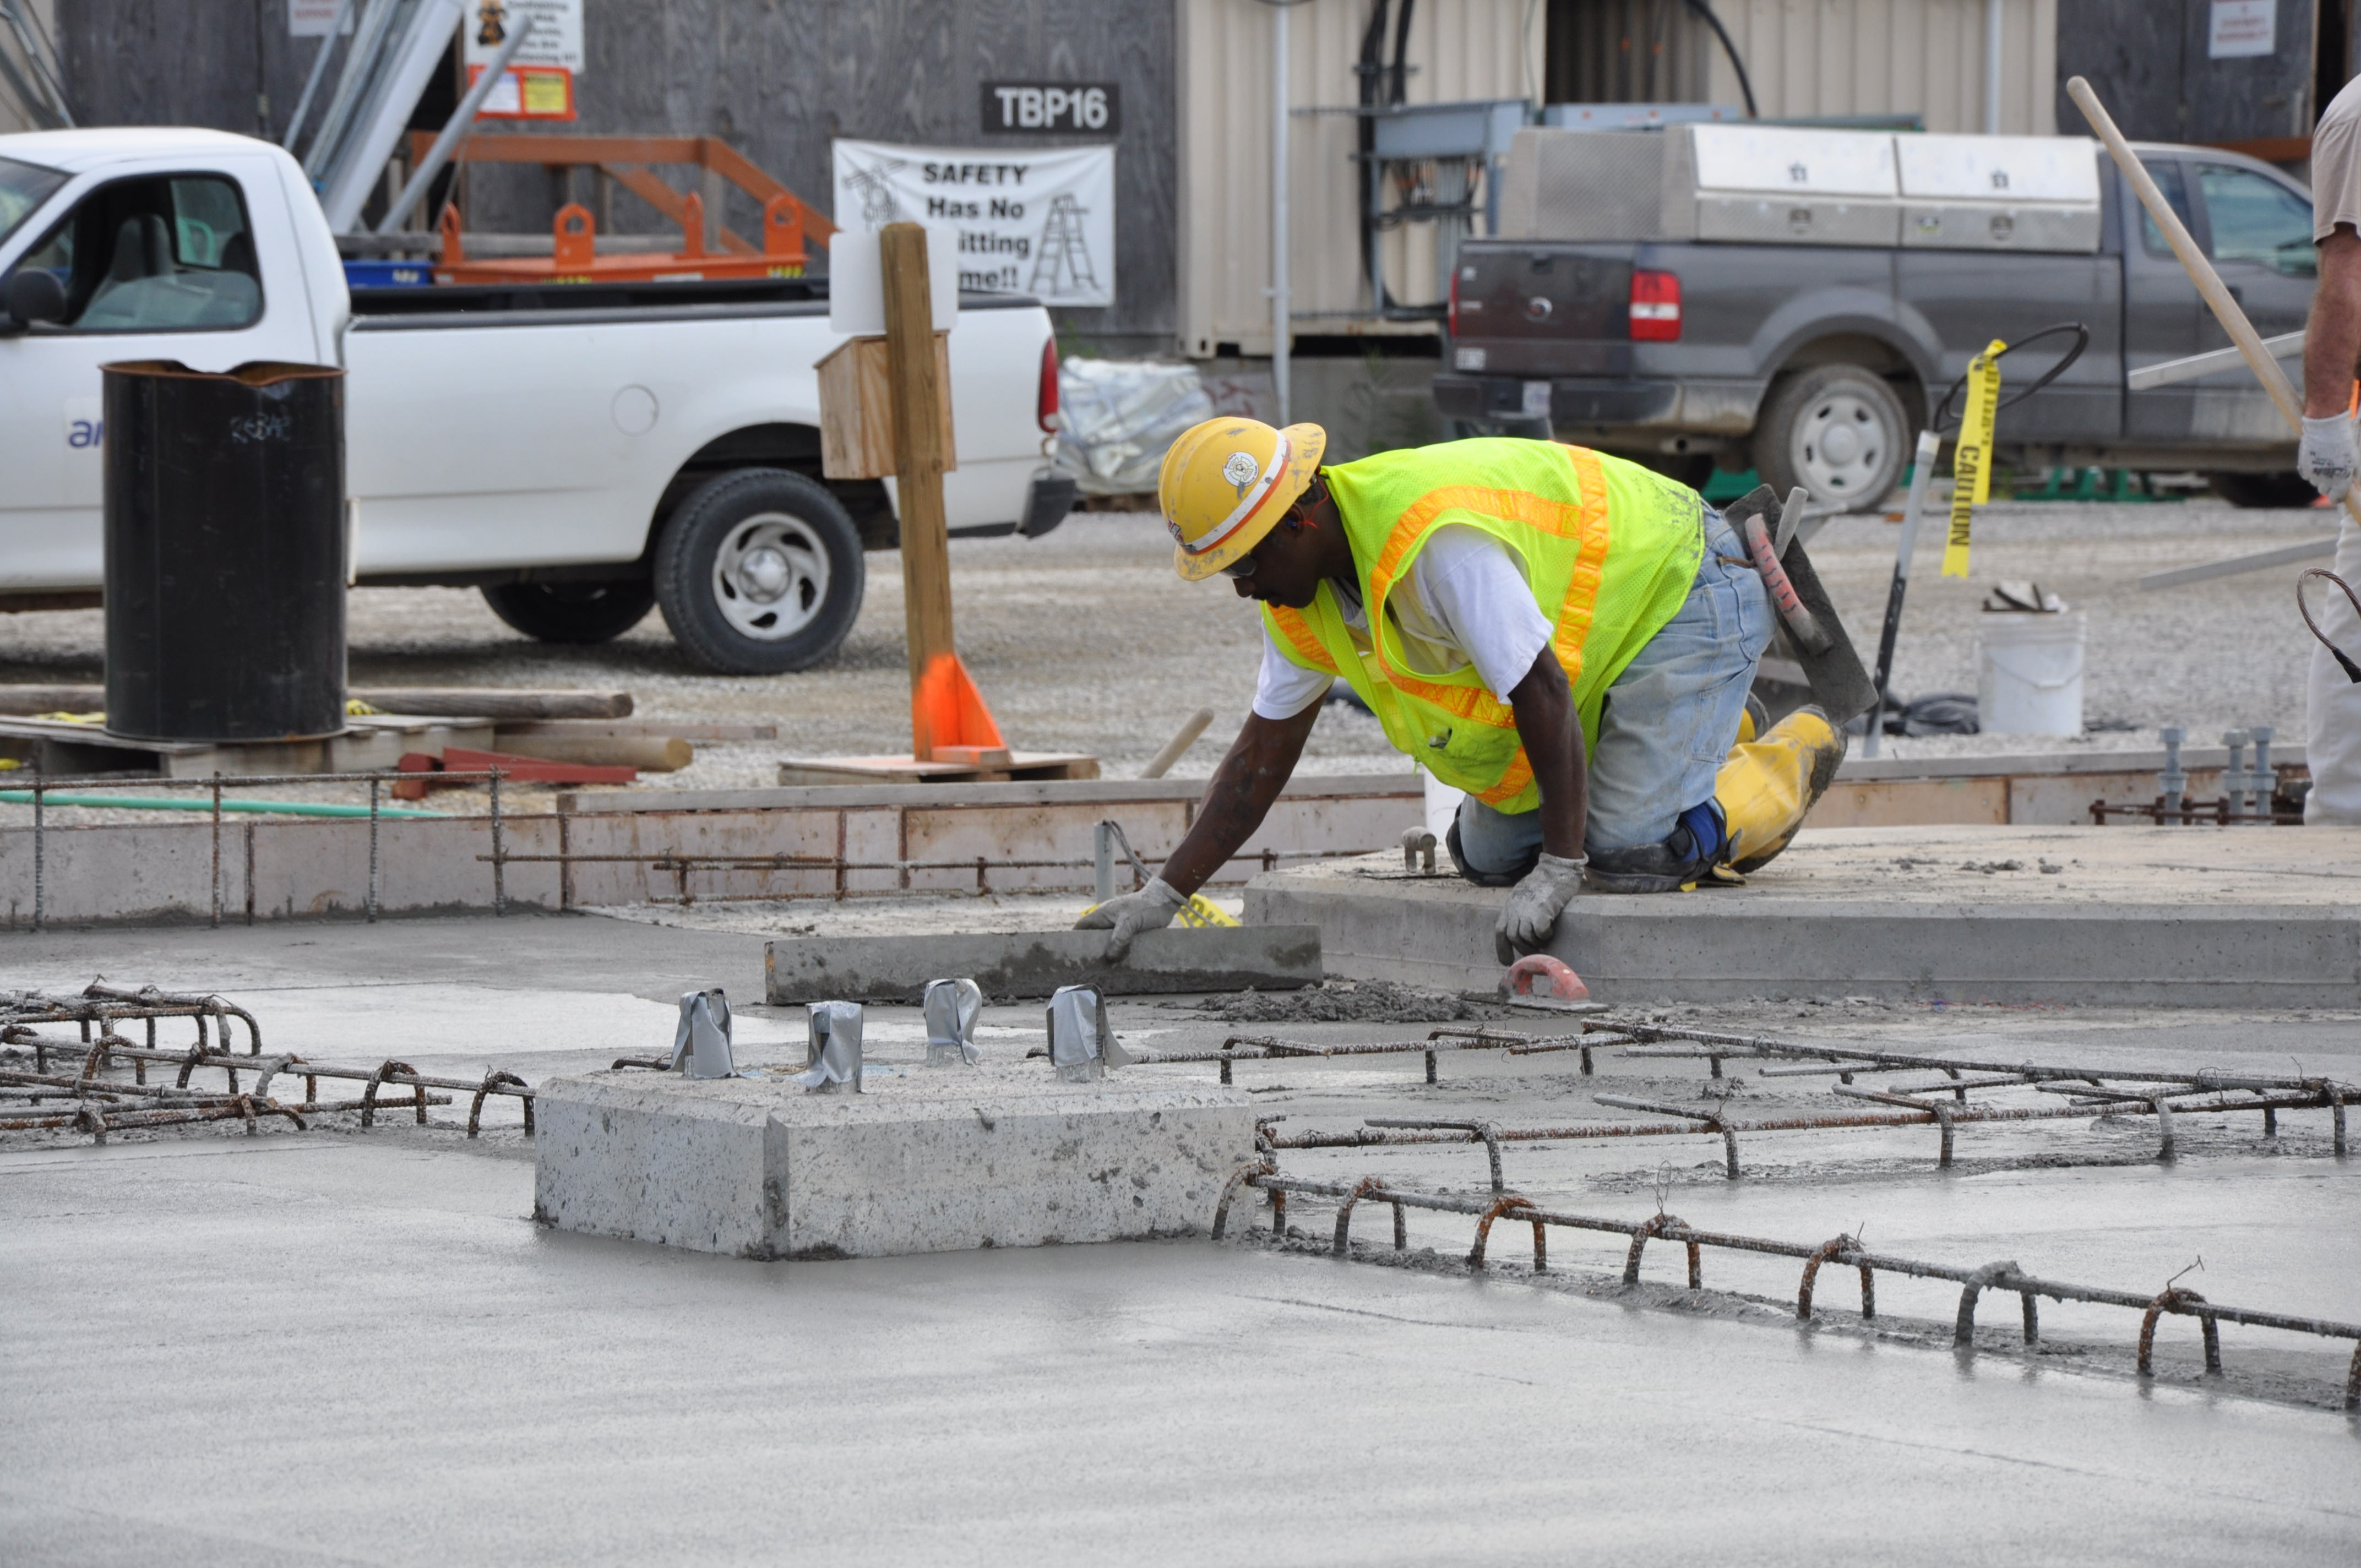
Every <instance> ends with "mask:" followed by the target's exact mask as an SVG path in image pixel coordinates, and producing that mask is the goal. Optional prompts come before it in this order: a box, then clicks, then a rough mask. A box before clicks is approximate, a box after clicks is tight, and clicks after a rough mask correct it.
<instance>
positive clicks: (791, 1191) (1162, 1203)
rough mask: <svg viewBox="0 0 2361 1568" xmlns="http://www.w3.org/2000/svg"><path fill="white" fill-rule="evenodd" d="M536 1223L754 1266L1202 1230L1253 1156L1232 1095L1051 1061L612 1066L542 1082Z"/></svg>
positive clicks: (1239, 1103) (1240, 1100)
mask: <svg viewBox="0 0 2361 1568" xmlns="http://www.w3.org/2000/svg"><path fill="white" fill-rule="evenodd" d="M539 1116H540V1132H539V1135H538V1136H537V1138H536V1139H535V1141H534V1151H535V1167H534V1180H533V1215H534V1217H535V1218H536V1219H538V1220H540V1221H541V1222H542V1223H544V1224H547V1225H552V1226H555V1228H557V1229H558V1230H562V1231H582V1232H587V1233H589V1234H594V1235H609V1236H622V1237H625V1238H627V1239H629V1240H632V1241H643V1242H657V1243H661V1244H663V1245H668V1246H677V1247H686V1248H688V1249H689V1250H691V1251H694V1252H714V1253H724V1254H728V1255H734V1256H738V1257H751V1258H833V1257H892V1256H897V1255H904V1254H908V1253H922V1252H960V1251H965V1250H968V1249H971V1248H975V1247H1007V1246H1043V1245H1050V1244H1053V1243H1075V1242H1107V1241H1133V1240H1143V1239H1148V1238H1151V1237H1157V1236H1178V1235H1197V1234H1204V1233H1205V1232H1206V1231H1207V1230H1209V1229H1210V1228H1211V1226H1212V1223H1213V1206H1214V1204H1215V1203H1216V1202H1217V1201H1219V1200H1220V1198H1221V1195H1222V1190H1223V1188H1224V1185H1225V1184H1226V1183H1227V1182H1228V1181H1229V1179H1230V1178H1231V1176H1233V1175H1234V1174H1235V1172H1236V1171H1237V1170H1238V1169H1239V1168H1241V1167H1243V1166H1246V1165H1250V1164H1252V1163H1253V1162H1254V1160H1255V1158H1256V1156H1255V1141H1254V1135H1255V1124H1254V1117H1255V1113H1254V1106H1253V1103H1252V1102H1250V1101H1249V1100H1248V1099H1247V1098H1246V1093H1245V1091H1243V1090H1235V1089H1222V1088H1219V1087H1213V1088H1197V1087H1180V1086H1172V1085H1170V1084H1153V1083H1149V1084H1132V1083H1115V1082H1109V1081H1105V1080H1101V1081H1098V1082H1092V1083H1067V1082H1061V1081H1060V1080H1057V1079H1055V1078H1053V1077H1051V1075H1050V1073H1049V1068H1048V1067H1047V1066H1034V1067H1031V1068H1030V1069H1028V1068H1027V1067H1023V1066H1002V1067H997V1068H990V1069H985V1068H964V1069H934V1070H923V1069H921V1070H915V1071H913V1070H908V1069H877V1068H872V1069H868V1071H866V1072H865V1073H864V1074H863V1075H862V1092H861V1093H859V1094H857V1095H852V1094H816V1093H812V1092H810V1091H807V1090H805V1089H804V1088H802V1087H801V1086H800V1085H798V1084H796V1083H794V1082H792V1081H790V1080H787V1079H786V1078H785V1077H784V1076H783V1075H774V1076H769V1077H763V1078H736V1079H721V1080H702V1081H700V1080H689V1079H686V1078H683V1077H679V1076H676V1075H675V1074H671V1073H646V1072H614V1073H597V1074H592V1075H589V1076H587V1077H581V1078H568V1079H560V1080H555V1081H554V1082H550V1083H545V1084H544V1085H542V1086H541V1090H540V1098H539Z"/></svg>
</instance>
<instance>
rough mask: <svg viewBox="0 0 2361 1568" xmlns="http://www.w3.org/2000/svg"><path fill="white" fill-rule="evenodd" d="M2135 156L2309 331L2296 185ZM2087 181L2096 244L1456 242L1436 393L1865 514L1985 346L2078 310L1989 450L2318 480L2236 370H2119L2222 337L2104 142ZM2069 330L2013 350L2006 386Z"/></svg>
mask: <svg viewBox="0 0 2361 1568" xmlns="http://www.w3.org/2000/svg"><path fill="white" fill-rule="evenodd" d="M2141 153H2142V158H2143V159H2144V160H2145V161H2146V162H2147V165H2148V167H2149V168H2150V170H2152V171H2153V172H2155V173H2156V175H2157V176H2158V181H2159V182H2160V183H2162V184H2163V185H2164V186H2165V188H2166V190H2167V191H2168V192H2169V193H2170V194H2172V195H2173V197H2174V199H2175V201H2176V204H2177V205H2178V206H2179V207H2180V211H2181V213H2182V214H2183V216H2184V218H2185V219H2186V220H2187V221H2188V223H2189V225H2190V227H2191V230H2192V232H2193V233H2194V234H2195V236H2196V237H2197V239H2198V242H2199V243H2200V244H2201V245H2203V246H2205V247H2207V248H2208V250H2209V253H2210V254H2211V255H2212V256H2213V259H2214V263H2215V265H2216V267H2217V268H2218V269H2220V270H2221V272H2222V274H2223V277H2224V280H2225V281H2226V282H2228V283H2230V284H2231V286H2232V287H2233V289H2234V291H2236V292H2237V293H2238V294H2239V295H2240V297H2241V299H2242V300H2243V302H2244V304H2245V308H2246V312H2247V313H2248V315H2249V316H2250V317H2251V318H2252V319H2253V321H2254V323H2255V326H2256V327H2257V330H2258V331H2260V332H2261V333H2262V334H2264V335H2266V336H2268V335H2271V334H2276V333H2283V332H2290V331H2293V330H2295V329H2296V328H2298V327H2300V326H2301V325H2302V324H2303V322H2304V318H2305V316H2306V315H2307V313H2309V311H2310V308H2311V299H2312V266H2313V257H2312V248H2311V244H2310V239H2311V235H2310V217H2311V199H2310V196H2309V194H2308V193H2307V192H2305V191H2304V189H2303V187H2302V186H2301V185H2300V184H2297V183H2296V182H2295V181H2292V180H2290V179H2289V178H2288V177H2287V176H2285V175H2283V174H2281V173H2279V171H2278V170H2274V169H2272V168H2271V167H2269V166H2268V165H2267V164H2263V163H2259V162H2257V161H2256V160H2254V159H2247V158H2243V157H2240V156H2238V155H2236V154H2233V153H2227V152H2221V151H2216V150H2213V149H2211V148H2189V147H2148V148H2142V149H2141ZM2100 181H2101V192H2102V198H2103V209H2104V210H2103V216H2102V223H2101V230H2100V233H2101V239H2100V245H2099V248H2098V250H2097V251H2096V253H2094V254H2073V253H2070V252H2068V253H2055V252H2051V253H2044V252H2033V251H2021V252H1994V251H1991V250H1943V249H1932V248H1910V247H1848V246H1829V245H1808V246H1807V245H1784V244H1730V243H1716V242H1708V241H1696V240H1683V241H1647V240H1639V241H1618V242H1605V241H1585V242H1571V241H1560V240H1547V239H1518V238H1513V237H1502V238H1497V239H1483V240H1472V241H1469V242H1467V243H1466V244H1465V245H1463V246H1462V247H1461V249H1460V252H1459V260H1458V267H1457V270H1456V273H1455V277H1454V280H1453V300H1452V309H1451V316H1450V323H1449V336H1448V342H1447V345H1446V350H1445V364H1446V367H1447V368H1446V369H1445V371H1444V374H1442V375H1439V376H1438V377H1436V378H1435V382H1434V398H1435V402H1436V405H1437V408H1438V410H1439V411H1441V412H1442V413H1443V414H1444V416H1446V417H1447V418H1451V419H1454V420H1456V421H1459V422H1462V423H1463V425H1464V426H1466V427H1468V428H1480V427H1491V428H1508V429H1532V428H1534V427H1535V425H1536V424H1537V423H1538V422H1541V421H1543V420H1546V421H1547V422H1548V424H1549V426H1550V428H1551V429H1553V430H1554V433H1556V434H1557V435H1558V436H1559V437H1560V438H1562V439H1566V440H1574V441H1581V442H1585V443H1587V444H1593V445H1598V446H1600V447H1604V448H1607V449H1609V450H1614V451H1620V452H1624V453H1628V454H1630V455H1634V456H1637V457H1640V458H1642V460H1644V461H1648V462H1651V463H1653V464H1655V465H1656V466H1661V467H1663V468H1664V470H1665V471H1667V472H1669V473H1673V474H1675V475H1676V476H1678V477H1683V478H1685V479H1688V480H1689V481H1690V482H1692V483H1702V482H1703V480H1704V478H1705V477H1706V476H1707V474H1708V472H1709V471H1710V468H1711V466H1713V465H1714V464H1717V463H1719V465H1721V466H1724V467H1726V468H1731V469H1743V468H1746V467H1749V466H1752V467H1753V468H1755V469H1757V470H1758V471H1759V472H1760V473H1761V474H1762V476H1763V478H1764V479H1765V480H1766V481H1767V482H1769V483H1771V484H1772V485H1773V487H1774V488H1780V489H1782V490H1784V489H1785V488H1788V487H1789V486H1792V485H1796V484H1801V485H1804V486H1806V488H1809V489H1811V490H1812V491H1813V492H1814V494H1815V497H1816V499H1824V500H1838V501H1842V502H1845V503H1847V504H1849V505H1850V506H1851V507H1853V508H1855V509H1866V508H1870V507H1873V506H1875V505H1877V504H1878V503H1879V502H1880V501H1882V500H1883V499H1884V498H1885V496H1886V494H1887V493H1888V492H1889V491H1890V490H1891V488H1893V486H1894V483H1895V482H1896V481H1897V480H1898V479H1899V477H1900V476H1901V472H1902V469H1903V466H1904V465H1905V464H1906V463H1907V461H1908V455H1909V451H1910V448H1911V445H1912V444H1913V439H1914V437H1915V434H1916V431H1917V430H1918V429H1920V428H1922V427H1923V426H1924V425H1925V424H1926V422H1927V421H1928V419H1929V418H1930V417H1931V416H1932V415H1933V414H1934V412H1935V410H1936V405H1937V404H1938V402H1939V401H1940V400H1941V399H1942V397H1943V395H1944V393H1945V392H1946V390H1947V389H1949V387H1950V386H1951V384H1952V383H1953V382H1954V381H1955V380H1957V379H1958V378H1959V377H1960V375H1961V374H1962V373H1963V372H1964V370H1965V369H1966V367H1967V362H1968V360H1969V359H1970V358H1971V357H1972V356H1974V355H1975V354H1977V353H1979V352H1981V351H1982V348H1983V346H1984V345H1985V344H1986V343H1987V342H1989V341H1990V340H1992V339H1993V338H2000V339H2003V340H2004V341H2006V342H2010V343H2015V342H2017V341H2019V340H2021V339H2023V338H2026V337H2027V336H2029V335H2030V334H2033V333H2034V332H2036V331H2037V330H2039V329H2040V328H2042V327H2046V326H2049V325H2052V324H2055V323H2063V322H2077V321H2079V322H2081V323H2084V324H2085V325H2087V326H2088V327H2089V329H2090V333H2091V341H2090V346H2089V348H2088V350H2087V351H2086V352H2085V353H2084V354H2083V356H2082V357H2081V360H2080V361H2079V362H2078V363H2076V364H2075V365H2074V366H2073V367H2071V368H2070V369H2069V370H2068V371H2067V372H2066V374H2065V375H2064V377H2062V378H2060V379H2059V381H2058V382H2057V383H2056V384H2055V385H2053V386H2051V387H2049V388H2048V389H2045V390H2043V391H2041V392H2039V393H2037V394H2036V395H2035V396H2034V397H2032V398H2030V399H2028V400H2026V401H2025V402H2022V403H2020V404H2018V405H2016V406H2015V408H2012V409H2011V410H2010V411H2008V412H2007V413H2006V414H2004V415H2003V416H2002V419H2001V422H2000V424H1999V428H1998V431H1997V443H1996V444H1997V445H1998V446H1999V448H2000V457H2001V460H2002V461H2003V462H2004V463H2005V464H2010V465H2012V466H2017V467H2020V468H2025V467H2037V466H2048V465H2059V464H2068V465H2103V466H2121V467H2133V468H2144V469H2170V470H2181V469H2196V470H2199V471H2201V472H2206V473H2209V474H2210V475H2212V476H2213V477H2214V482H2215V485H2216V488H2219V489H2221V490H2222V491H2223V492H2224V494H2225V495H2227V496H2228V497H2229V498H2230V499H2233V500H2235V501H2238V502H2240V503H2241V504H2253V505H2272V504H2276V505H2290V504H2301V502H2302V501H2303V500H2305V499H2309V497H2310V495H2311V493H2312V492H2311V489H2310V487H2309V486H2302V485H2301V481H2300V480H2297V479H2295V477H2294V476H2293V475H2292V474H2291V473H2290V470H2291V469H2292V467H2293V460H2294V438H2293V435H2292V433H2290V431H2289V430H2288V429H2287V427H2286V425H2285V423H2284V422H2282V421H2281V420H2280V419H2279V415H2278V413H2277V411H2275V410H2274V409H2273V408H2272V406H2271V404H2270V402H2269V400H2268V398H2267V397H2266V396H2265V395H2264V393H2263V392H2262V390H2261V389H2260V388H2259V387H2257V385H2256V384H2255V381H2254V379H2253V378H2252V377H2251V376H2250V375H2248V374H2247V373H2246V371H2245V370H2244V369H2243V368H2239V369H2236V370H2232V371H2226V372H2224V373H2221V374H2218V375H2214V376H2212V377H2208V378H2204V379H2202V380H2199V381H2194V382H2188V383H2183V384H2180V385H2176V386H2170V387H2164V388H2158V389H2152V390H2148V391H2140V392H2134V391H2131V390H2129V389H2127V387H2126V386H2125V376H2126V374H2127V373H2128V372H2129V371H2131V370H2133V369H2136V368H2139V367H2145V366H2148V365H2155V364H2160V363H2162V362H2164V361H2167V360H2171V359H2178V358H2182V357H2185V356H2189V355H2192V354H2197V353H2201V352H2203V351H2205V350H2208V349H2212V348H2218V347H2221V346H2224V345H2225V344H2226V343H2227V341H2228V339H2227V337H2226V336H2225V335H2224V334H2223V332H2222V330H2221V328H2220V326H2219V325H2218V324H2217V323H2215V322H2214V321H2213V316H2212V315H2211V313H2209V312H2207V311H2206V310H2205V308H2204V307H2203V305H2202V302H2200V300H2199V299H2198V296H2197V292H2196V290H2195V288H2194V287H2193V286H2192V285H2191V283H2190V281H2189V279H2188V276H2187V274H2186V273H2184V272H2183V271H2182V269H2181V268H2180V263H2179V262H2178V261H2176V260H2175V259H2174V258H2173V257H2172V255H2171V253H2170V251H2169V249H2168V248H2167V247H2165V245H2164V243H2163V240H2162V237H2161V236H2159V235H2158V234H2157V233H2156V231H2155V229H2154V227H2153V225H2149V224H2148V223H2147V221H2146V220H2145V218H2144V217H2143V216H2142V214H2140V211H2139V207H2138V204H2137V202H2136V199H2135V198H2133V197H2132V196H2131V194H2130V192H2129V191H2128V189H2127V188H2126V187H2125V184H2124V183H2123V181H2122V179H2121V177H2120V175H2119V174H2118V173H2117V171H2116V170H2114V168H2113V166H2112V165H2111V164H2108V163H2106V162H2105V161H2104V159H2103V157H2102V161H2101V168H2100ZM1668 306H1669V309H1667V307H1668ZM1635 323H1637V324H1636V327H1635ZM2066 341H2067V340H2055V339H2054V340H2050V343H2049V344H2048V345H2036V346H2034V347H2031V348H2028V349H2027V350H2026V352H2025V354H2023V355H2022V356H2013V357H2012V358H2010V359H2009V360H2006V361H2004V395H2005V392H2006V390H2007V388H2008V386H2010V385H2012V384H2014V385H2022V384H2023V382H2024V381H2025V380H2026V379H2027V378H2031V377H2033V376H2035V375H2037V374H2038V373H2039V372H2040V371H2041V370H2042V369H2044V368H2046V367H2048V365H2050V364H2052V363H2054V361H2055V358H2056V351H2057V350H2059V349H2062V348H2063V347H2064V346H2065V344H2066ZM1957 417H1958V411H1957V409H1956V407H1955V408H1954V409H1953V411H1952V414H1951V421H1952V422H1953V423H1956V421H1957ZM2299 488H2300V490H2301V493H2300V494H2299V493H2298V492H2299Z"/></svg>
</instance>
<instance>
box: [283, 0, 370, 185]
mask: <svg viewBox="0 0 2361 1568" xmlns="http://www.w3.org/2000/svg"><path fill="white" fill-rule="evenodd" d="M352 16H353V0H336V15H335V20H333V21H331V22H330V23H329V24H328V35H327V37H325V38H322V39H321V40H320V52H319V53H318V54H316V55H314V56H313V57H312V71H311V74H310V75H308V76H306V77H304V78H303V93H302V97H299V98H297V99H296V100H295V113H294V115H293V117H291V119H289V120H288V122H287V130H286V132H285V134H284V135H282V136H280V138H279V145H280V147H283V148H287V149H288V150H289V151H293V150H294V148H295V135H296V133H297V132H298V131H301V130H302V128H303V121H304V119H305V117H306V116H308V115H310V114H311V112H312V98H313V94H314V93H318V92H319V91H320V83H321V82H324V81H325V80H326V79H327V75H328V57H329V56H330V55H332V54H334V53H335V52H336V40H337V39H338V38H342V37H343V36H344V33H345V25H346V23H347V22H350V21H351V20H352Z"/></svg>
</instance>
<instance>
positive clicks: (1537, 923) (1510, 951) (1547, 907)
mask: <svg viewBox="0 0 2361 1568" xmlns="http://www.w3.org/2000/svg"><path fill="white" fill-rule="evenodd" d="M1587 864H1589V859H1588V857H1587V856H1583V855H1576V856H1575V857H1574V858H1573V859H1571V860H1567V859H1565V858H1564V857H1561V856H1558V855H1552V854H1543V856H1542V858H1541V859H1540V860H1538V861H1534V862H1533V869H1532V870H1531V871H1529V872H1526V873H1525V880H1524V881H1522V882H1521V883H1518V884H1517V885H1516V886H1515V887H1513V888H1511V889H1510V892H1509V902H1508V903H1507V904H1506V905H1503V906H1502V907H1501V910H1500V923H1499V926H1497V927H1494V938H1495V945H1496V946H1497V947H1498V948H1499V949H1500V950H1501V951H1503V952H1504V953H1507V955H1508V956H1507V957H1506V958H1503V959H1501V960H1500V961H1501V962H1502V963H1513V962H1514V961H1515V960H1516V959H1517V958H1518V957H1519V956H1520V955H1521V954H1525V953H1532V952H1539V951H1540V950H1541V949H1542V948H1545V947H1547V946H1549V939H1550V934H1551V933H1552V932H1554V931H1555V930H1556V929H1557V917H1558V912H1559V911H1560V910H1562V909H1564V908H1565V904H1566V900H1568V899H1570V898H1572V897H1573V896H1574V895H1575V893H1576V890H1578V889H1579V888H1580V887H1581V886H1582V871H1583V868H1584V867H1585V866H1586V865H1587Z"/></svg>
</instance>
